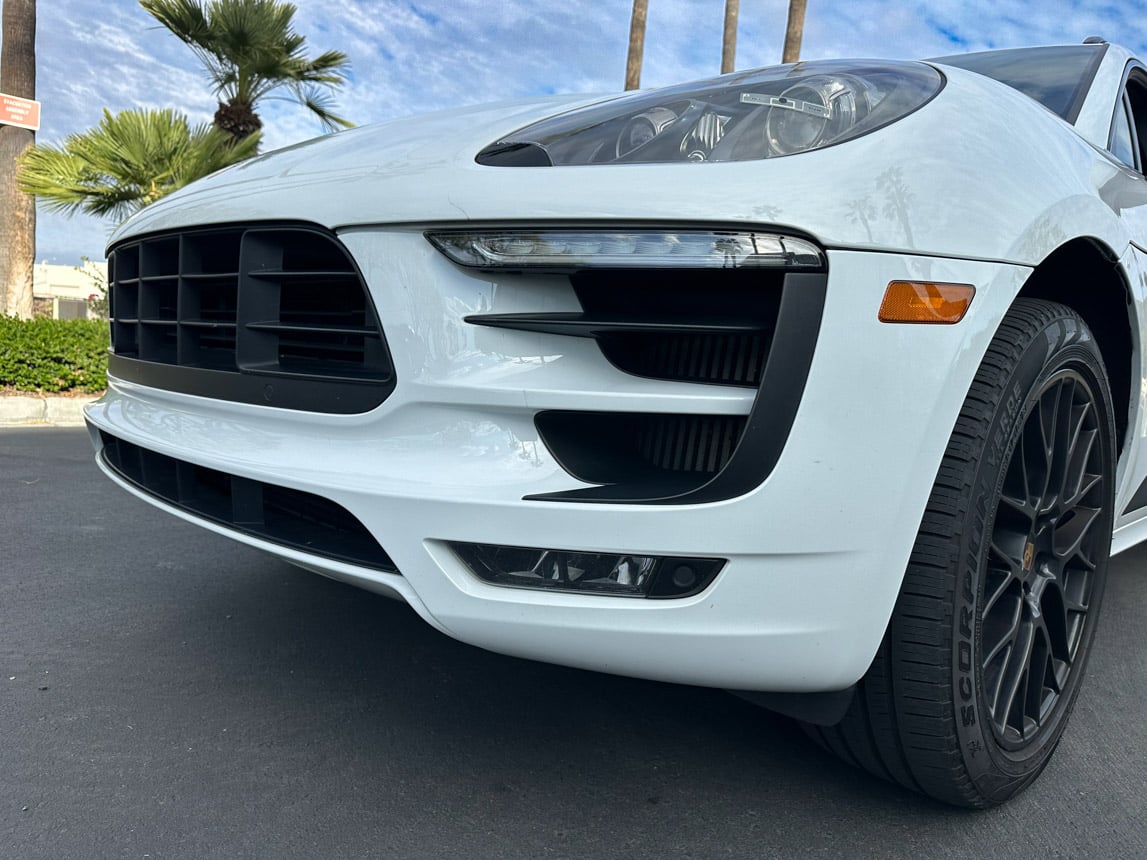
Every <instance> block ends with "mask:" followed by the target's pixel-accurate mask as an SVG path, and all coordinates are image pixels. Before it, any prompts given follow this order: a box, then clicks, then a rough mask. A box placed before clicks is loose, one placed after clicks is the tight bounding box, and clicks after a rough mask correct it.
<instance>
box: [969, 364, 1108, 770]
mask: <svg viewBox="0 0 1147 860" xmlns="http://www.w3.org/2000/svg"><path fill="white" fill-rule="evenodd" d="M1101 406H1102V404H1099V403H1097V402H1096V396H1095V392H1094V391H1092V389H1091V387H1090V386H1089V385H1088V384H1087V381H1086V380H1085V379H1083V378H1082V377H1081V376H1080V375H1079V374H1078V373H1076V372H1074V371H1071V370H1064V371H1062V372H1060V373H1059V374H1057V375H1056V376H1054V377H1052V378H1051V379H1049V380H1048V381H1047V383H1046V384H1045V385H1044V388H1043V390H1042V391H1041V392H1039V393H1038V395H1037V396H1036V398H1035V402H1034V404H1033V406H1032V408H1031V411H1030V412H1029V413H1028V416H1027V419H1026V421H1025V422H1024V425H1023V429H1022V432H1021V433H1020V438H1019V440H1018V442H1017V444H1016V446H1015V448H1014V449H1013V451H1012V455H1011V462H1010V465H1009V467H1008V470H1007V471H1006V472H1005V477H1004V484H1003V487H1002V488H1001V491H1000V499H999V504H998V505H997V507H996V514H995V524H994V527H993V529H992V541H991V544H990V546H989V550H988V559H987V569H986V577H985V580H984V593H985V596H984V601H983V604H982V606H983V608H982V609H981V626H980V645H981V649H982V650H981V652H980V653H981V659H980V665H981V669H982V683H983V686H984V693H985V702H986V704H987V708H988V712H989V714H990V716H991V722H992V728H993V729H994V730H995V732H996V737H997V739H998V740H999V742H1000V744H1001V746H1002V747H1004V748H1005V749H1008V750H1018V749H1022V748H1023V747H1024V746H1025V745H1026V744H1028V743H1029V742H1031V741H1033V740H1034V739H1035V737H1036V735H1038V733H1039V731H1040V729H1041V728H1042V727H1043V726H1044V725H1045V724H1046V723H1047V722H1048V720H1049V719H1050V718H1051V717H1052V716H1053V714H1054V712H1055V709H1056V708H1057V707H1058V706H1060V704H1061V702H1062V700H1063V693H1064V691H1065V690H1066V689H1067V688H1068V681H1069V680H1070V677H1071V673H1072V670H1073V668H1074V666H1075V663H1076V660H1077V658H1078V657H1079V646H1080V643H1081V642H1082V641H1083V634H1084V631H1085V629H1086V627H1087V625H1088V623H1089V622H1090V621H1091V620H1092V619H1091V618H1090V614H1089V610H1090V608H1091V600H1092V590H1093V585H1094V583H1095V580H1096V578H1097V576H1096V570H1097V568H1098V562H1099V559H1100V557H1101V555H1102V548H1101V545H1102V544H1103V543H1104V542H1105V541H1106V542H1107V543H1108V544H1110V541H1111V535H1110V530H1108V531H1107V532H1103V531H1102V530H1101V529H1099V528H1097V525H1098V524H1100V523H1101V522H1102V521H1103V519H1104V518H1103V513H1104V503H1105V500H1106V499H1107V497H1108V495H1109V493H1110V488H1109V487H1108V486H1107V484H1108V479H1107V475H1106V474H1105V471H1106V470H1105V469H1104V465H1103V462H1102V460H1103V456H1102V454H1103V451H1102V448H1103V446H1102V445H1101V444H1099V435H1100V433H1101V432H1102V431H1101V429H1100V428H1101V423H1100V418H1099V409H1100V408H1101Z"/></svg>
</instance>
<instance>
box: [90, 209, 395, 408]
mask: <svg viewBox="0 0 1147 860" xmlns="http://www.w3.org/2000/svg"><path fill="white" fill-rule="evenodd" d="M109 272H110V284H111V290H110V297H111V305H110V307H111V314H112V353H113V355H112V361H111V364H110V367H111V369H112V372H113V373H114V374H116V375H119V376H121V377H124V378H127V379H129V380H132V381H137V382H142V383H144V384H148V385H153V386H155V387H160V388H169V389H173V390H178V391H186V392H188V393H192V394H200V395H202V394H206V395H207V396H211V397H217V398H220V399H228V400H238V401H245V402H258V403H262V404H269V405H273V406H282V407H286V408H295V409H308V410H313V411H329V412H342V413H348V412H362V411H366V410H367V409H370V408H373V407H374V406H377V405H378V404H379V403H381V402H382V401H383V400H384V399H385V398H386V396H387V395H388V394H389V393H390V391H392V390H393V388H394V372H393V366H392V364H391V361H390V355H389V352H388V350H387V349H386V345H385V341H384V339H383V334H382V328H381V326H380V325H379V322H378V319H377V316H376V314H375V311H374V307H373V305H372V303H371V301H370V297H369V294H368V292H367V290H366V285H365V284H364V283H363V281H362V278H361V277H360V275H359V274H358V271H357V269H356V268H355V267H354V263H353V261H352V260H351V259H350V257H349V255H348V254H347V253H346V251H345V250H343V248H342V246H341V245H339V244H338V242H337V240H335V239H334V238H333V237H332V236H330V235H328V234H326V233H324V232H322V231H320V230H318V229H314V228H309V227H298V226H281V227H279V226H249V227H247V226H236V227H225V228H209V229H202V230H192V231H187V232H183V233H172V234H164V235H159V236H153V237H145V238H142V239H137V240H132V241H131V242H128V243H125V244H122V245H119V246H117V247H116V248H114V249H113V250H112V252H111V255H110V268H109ZM160 323H163V324H170V325H171V326H172V328H171V330H170V331H164V332H160V331H158V330H153V329H152V328H150V327H152V326H155V325H157V324H160ZM121 359H122V360H121ZM135 361H140V362H148V363H149V364H148V365H146V366H145V365H136V364H134V363H133V362H135ZM155 365H164V366H165V367H166V368H170V369H163V370H160V369H157V368H155V367H154V366H155ZM183 369H186V371H187V372H183ZM202 370H210V371H213V372H221V373H225V374H238V375H240V376H268V377H274V379H275V380H276V381H275V383H274V385H273V386H272V385H265V386H260V385H259V384H257V383H255V382H254V381H253V380H252V381H250V382H248V381H238V380H237V381H234V382H227V381H226V380H223V379H219V380H215V379H214V378H212V377H205V376H203V375H195V374H193V373H192V371H202Z"/></svg>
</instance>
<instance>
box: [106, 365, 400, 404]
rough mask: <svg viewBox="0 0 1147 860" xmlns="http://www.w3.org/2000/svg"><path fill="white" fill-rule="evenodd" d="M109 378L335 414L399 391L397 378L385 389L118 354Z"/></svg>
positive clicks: (377, 402)
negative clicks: (213, 368) (169, 362)
mask: <svg viewBox="0 0 1147 860" xmlns="http://www.w3.org/2000/svg"><path fill="white" fill-rule="evenodd" d="M108 375H109V376H113V377H115V378H116V379H122V380H124V381H125V382H134V383H136V384H137V385H146V386H148V387H149V388H162V389H164V390H166V391H178V392H180V393H182V394H193V395H196V396H198V397H209V398H212V399H214V400H228V401H230V402H232V403H255V404H259V405H262V406H276V407H279V408H280V409H297V410H303V411H310V412H325V413H330V414H333V415H354V414H357V413H361V412H367V411H369V410H371V409H374V408H375V407H376V406H377V405H378V404H379V402H380V401H379V394H380V388H382V389H384V390H385V392H386V394H389V393H390V392H391V391H393V390H394V379H393V378H391V380H390V382H389V384H387V385H385V386H380V385H378V384H377V383H373V382H369V383H366V384H363V383H357V382H355V381H353V380H348V379H345V378H342V379H338V378H327V377H322V376H310V377H307V378H304V377H302V376H300V375H299V374H293V375H292V376H290V377H285V378H284V377H283V375H282V374H281V373H280V372H277V371H274V370H270V369H267V370H251V369H245V370H244V371H243V372H241V373H235V372H233V371H230V372H229V371H224V370H211V369H209V368H203V367H179V366H178V365H173V364H162V363H159V362H154V361H140V360H139V359H137V358H125V357H123V356H122V355H115V354H114V353H112V354H109V355H108ZM384 396H385V395H384Z"/></svg>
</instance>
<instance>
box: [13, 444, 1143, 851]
mask: <svg viewBox="0 0 1147 860" xmlns="http://www.w3.org/2000/svg"><path fill="white" fill-rule="evenodd" d="M1145 629H1147V551H1145V550H1142V549H1139V550H1133V551H1131V552H1129V553H1125V554H1123V555H1122V556H1119V557H1118V558H1117V559H1116V560H1115V561H1114V563H1113V569H1112V572H1111V577H1110V582H1109V585H1108V592H1107V597H1106V603H1105V606H1104V612H1103V619H1102V624H1101V628H1100V631H1099V637H1098V641H1097V646H1096V651H1095V653H1094V655H1093V657H1092V660H1091V664H1090V668H1089V673H1088V677H1087V679H1086V683H1085V684H1084V689H1083V693H1082V697H1081V699H1080V701H1079V704H1078V705H1077V707H1076V710H1075V714H1074V715H1073V717H1072V721H1071V725H1070V726H1069V727H1068V730H1067V733H1066V736H1065V738H1064V740H1063V742H1062V744H1061V746H1060V749H1059V751H1058V752H1057V754H1056V756H1055V758H1054V760H1053V761H1052V763H1051V765H1050V766H1049V768H1048V769H1047V771H1045V773H1044V775H1043V776H1042V778H1041V779H1040V780H1039V781H1038V782H1037V783H1036V784H1035V786H1033V787H1032V788H1031V789H1029V790H1028V792H1027V793H1025V794H1024V795H1022V796H1021V797H1020V798H1018V799H1016V800H1015V801H1013V802H1012V803H1010V804H1009V805H1007V806H1005V807H1003V808H1000V809H997V810H992V811H988V812H979V813H975V812H973V813H969V812H963V811H959V810H953V809H948V808H946V807H942V806H939V805H937V804H935V803H933V802H931V801H929V800H927V799H925V798H922V797H919V796H916V795H913V794H911V793H908V792H905V791H903V790H901V789H899V788H896V787H894V786H892V785H889V784H886V783H883V782H880V781H878V780H875V779H873V778H870V777H869V776H867V775H865V774H862V773H860V772H859V771H856V770H854V769H852V768H850V767H848V766H846V765H844V764H842V763H840V762H838V761H837V760H836V759H834V758H832V757H831V756H829V755H827V754H826V753H823V752H821V751H820V750H819V749H818V748H816V747H815V746H814V745H813V744H812V743H811V742H808V741H807V740H806V739H805V738H804V736H803V734H802V733H801V732H800V731H799V729H797V728H796V727H795V726H794V725H793V724H791V723H790V722H788V721H787V720H785V719H783V718H780V717H776V716H773V715H771V714H768V713H766V712H763V711H760V710H757V709H756V708H754V707H753V706H751V705H749V704H747V703H744V702H742V701H740V700H738V699H735V698H733V697H732V696H729V695H726V694H724V693H722V692H720V691H715V690H703V689H695V688H689V687H679V686H672V685H667V684H656V683H650V682H642V681H634V680H629V679H624V678H615V677H610V676H606V675H597V674H592V673H589V672H580V671H575V670H571V669H562V668H556V667H553V666H545V665H542V664H538V663H531V662H528V661H523V660H515V659H511V658H507V657H501V656H497V655H494V654H490V653H487V652H484V651H481V650H478V649H475V648H471V647H468V646H465V645H461V644H459V643H456V642H453V641H452V640H450V639H448V638H446V637H445V636H442V635H441V634H439V633H437V632H435V631H434V630H432V629H431V628H430V627H428V626H427V625H425V624H424V623H423V622H422V621H420V620H419V619H418V618H417V617H416V616H415V615H414V613H413V612H412V611H411V610H409V609H408V608H407V607H406V606H404V605H403V604H401V603H396V602H392V601H389V600H386V599H385V598H382V597H378V596H375V595H371V594H368V593H366V592H362V591H359V590H356V589H353V588H351V587H349V586H345V585H341V584H338V583H335V582H331V581H328V580H325V579H323V578H321V577H318V576H315V575H313V574H309V573H305V572H303V571H300V570H297V569H295V568H293V567H291V566H289V565H286V564H284V563H281V562H279V561H276V560H274V559H272V558H270V557H268V556H265V555H263V554H261V553H259V552H256V551H254V550H251V549H248V548H245V547H242V546H239V545H236V544H232V543H231V542H230V541H227V540H226V539H223V538H220V537H218V536H216V535H214V534H211V533H209V532H206V531H203V530H201V529H198V528H196V527H194V526H191V525H189V524H186V523H183V522H181V521H178V520H176V519H174V518H172V517H169V516H167V515H164V514H161V513H159V512H157V511H155V510H153V509H152V508H150V507H149V506H148V505H146V504H144V503H142V502H140V501H138V500H136V499H134V498H132V497H130V496H128V495H127V494H126V493H123V492H122V491H120V490H118V489H117V488H115V487H114V486H113V485H112V484H111V483H110V482H108V481H107V480H106V479H105V478H104V477H103V476H102V475H101V474H100V473H99V472H98V470H97V469H96V467H95V465H94V463H93V462H92V455H91V451H90V446H89V443H88V439H87V436H86V434H85V433H84V431H83V430H80V429H76V428H69V429H56V428H49V427H37V428H27V429H12V428H8V429H0V858H5V860H24V858H119V857H125V858H129V857H130V858H216V857H228V858H237V857H252V858H276V860H278V858H283V859H284V860H286V858H343V857H347V858H349V857H383V858H391V857H393V858H544V857H569V858H613V857H634V858H636V857H650V858H710V857H753V858H760V857H785V858H787V857H849V858H852V857H881V858H914V860H915V858H983V857H992V858H1074V857H1079V858H1084V857H1087V858H1142V857H1147V786H1145V774H1147V639H1145V637H1144V630H1145Z"/></svg>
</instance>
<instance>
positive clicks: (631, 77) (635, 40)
mask: <svg viewBox="0 0 1147 860" xmlns="http://www.w3.org/2000/svg"><path fill="white" fill-rule="evenodd" d="M648 7H649V0H633V17H632V18H630V20H629V55H628V56H627V57H626V60H625V88H626V89H627V90H636V89H637V88H639V87H640V86H641V60H642V57H643V55H644V54H645V13H646V10H647V9H648Z"/></svg>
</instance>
